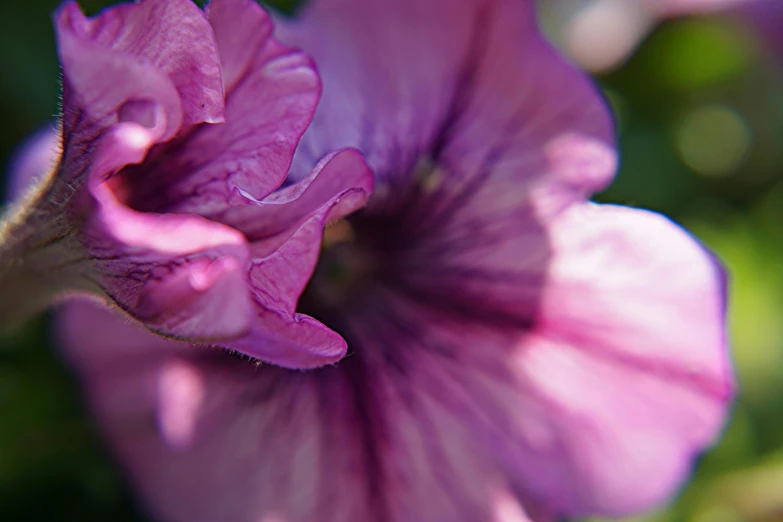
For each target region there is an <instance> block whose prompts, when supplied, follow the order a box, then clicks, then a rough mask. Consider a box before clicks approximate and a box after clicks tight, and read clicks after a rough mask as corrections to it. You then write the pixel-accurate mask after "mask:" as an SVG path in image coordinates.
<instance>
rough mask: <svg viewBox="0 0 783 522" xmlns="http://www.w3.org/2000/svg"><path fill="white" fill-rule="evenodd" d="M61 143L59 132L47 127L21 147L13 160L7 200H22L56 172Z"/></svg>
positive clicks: (9, 175)
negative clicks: (32, 188) (39, 183)
mask: <svg viewBox="0 0 783 522" xmlns="http://www.w3.org/2000/svg"><path fill="white" fill-rule="evenodd" d="M61 142H62V137H61V136H60V133H59V131H58V130H57V129H55V128H54V127H52V126H47V127H46V128H44V129H41V130H40V131H38V132H36V133H35V134H33V135H32V136H31V137H30V138H28V139H27V141H26V142H25V143H23V144H22V146H21V147H19V149H18V150H17V151H16V153H15V154H14V156H13V157H12V160H11V169H10V172H9V174H8V189H7V191H6V193H7V198H6V199H8V200H9V201H14V200H18V199H20V198H22V197H23V196H24V195H25V193H26V192H27V191H28V190H29V189H30V188H31V187H33V186H35V185H37V184H38V182H40V181H41V180H42V179H44V178H45V177H46V176H48V175H50V174H52V172H54V170H55V168H56V167H57V164H58V163H59V161H60V154H61V150H60V147H61Z"/></svg>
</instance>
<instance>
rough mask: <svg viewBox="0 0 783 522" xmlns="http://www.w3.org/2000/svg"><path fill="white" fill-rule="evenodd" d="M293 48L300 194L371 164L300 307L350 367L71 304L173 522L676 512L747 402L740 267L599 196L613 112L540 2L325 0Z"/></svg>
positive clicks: (94, 371) (123, 452)
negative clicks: (667, 508) (224, 344)
mask: <svg viewBox="0 0 783 522" xmlns="http://www.w3.org/2000/svg"><path fill="white" fill-rule="evenodd" d="M244 34H248V33H244ZM280 36H281V38H282V39H283V40H284V41H288V42H290V43H292V44H295V45H300V46H302V47H303V48H304V49H305V50H306V51H307V52H310V53H312V54H313V56H314V57H315V58H316V61H317V63H318V65H319V71H320V72H321V74H322V76H323V80H324V86H325V91H324V96H323V99H322V101H321V104H320V105H319V109H318V111H317V113H316V116H315V118H314V120H313V124H312V126H311V127H310V128H309V130H308V131H307V133H306V134H305V136H304V138H303V140H302V143H301V144H300V147H299V148H298V150H297V156H296V158H295V161H294V166H293V170H292V174H291V175H290V178H289V183H292V182H296V181H297V180H300V179H308V178H307V176H308V174H307V173H308V172H309V170H310V168H311V167H312V165H313V164H314V162H316V161H317V160H318V158H320V157H321V156H322V155H323V154H324V153H326V152H328V151H331V150H336V149H340V148H342V147H358V148H359V149H360V150H361V151H362V152H363V153H364V154H365V155H366V157H367V158H368V161H369V162H370V163H371V166H372V167H373V169H374V171H375V188H374V192H373V196H372V198H371V199H370V201H369V203H368V204H367V206H366V207H365V208H363V209H362V210H360V211H357V212H354V213H352V214H350V215H346V217H345V218H344V219H342V220H338V221H336V222H334V223H332V225H331V226H330V227H329V228H327V230H326V234H325V237H324V243H323V248H322V252H321V255H320V258H319V260H318V265H317V267H316V268H315V271H314V274H313V276H312V279H311V280H310V281H309V284H308V285H307V287H306V289H305V290H304V292H303V294H302V296H301V298H300V299H299V301H298V303H297V305H296V310H298V311H299V312H300V313H307V314H310V315H311V316H312V317H315V318H317V319H319V320H321V321H323V322H324V324H326V325H328V326H329V327H331V328H332V329H333V330H334V331H335V332H338V333H339V334H340V335H341V336H342V338H344V339H346V340H347V342H348V346H349V353H348V355H347V356H346V357H345V358H344V359H343V360H341V361H340V362H339V363H337V364H335V365H332V366H326V367H323V368H319V369H314V370H310V371H306V372H302V371H291V370H287V369H283V368H279V367H275V366H268V365H264V364H261V362H260V361H258V360H254V359H248V358H247V357H244V356H251V357H254V358H259V357H258V356H257V355H256V354H257V353H261V352H265V350H266V348H265V344H264V343H265V342H266V341H265V340H264V339H261V338H255V339H253V340H251V341H248V342H247V343H245V344H243V345H241V346H238V347H237V350H238V352H239V353H236V354H233V355H232V354H229V353H225V352H222V351H217V350H213V349H208V348H199V346H198V345H192V344H188V343H184V342H177V341H173V340H167V339H163V338H160V337H156V336H153V335H151V334H149V333H148V332H146V331H144V330H143V329H141V328H138V327H136V326H132V325H128V324H126V323H124V322H123V321H122V320H121V319H120V318H118V317H116V316H114V315H112V313H110V312H109V311H106V310H102V309H100V308H98V307H96V306H95V305H93V304H89V303H78V302H77V303H71V304H69V305H68V306H67V307H65V309H64V310H63V313H62V314H61V315H60V328H61V332H62V336H63V340H64V342H65V345H66V348H67V352H68V354H69V356H70V357H71V359H72V361H73V362H74V365H75V366H76V368H77V369H78V371H79V372H80V373H81V374H82V376H83V377H84V382H85V383H86V391H87V396H88V397H89V398H90V400H91V404H92V406H93V408H94V410H95V412H96V414H97V417H98V419H99V421H100V423H101V426H102V428H103V430H104V431H105V433H106V435H107V436H108V439H109V440H110V442H111V444H112V447H113V449H114V450H115V451H116V453H117V455H118V457H119V459H120V461H121V462H122V463H123V466H124V467H125V468H126V469H127V471H128V473H129V474H130V476H131V478H132V482H133V484H134V485H135V486H136V488H137V489H138V491H139V492H140V495H141V497H142V498H143V501H144V503H145V505H146V506H147V507H148V508H149V509H150V510H151V512H152V514H153V516H154V517H156V519H158V520H166V521H202V520H203V521H216V520H220V521H232V522H233V521H248V522H249V521H254V522H261V521H263V522H312V521H318V522H512V521H514V522H519V521H522V520H528V519H532V520H547V519H551V518H552V517H555V516H574V517H579V516H587V515H593V514H598V515H622V514H627V513H632V512H635V511H638V510H642V509H645V508H648V507H650V506H653V505H655V504H657V503H659V502H662V501H664V500H665V499H666V498H667V497H668V496H669V495H671V494H672V493H673V492H674V491H675V490H676V488H677V487H678V486H679V485H680V484H681V483H682V482H683V480H684V479H685V478H686V476H687V474H688V472H689V470H690V467H691V465H692V462H693V459H694V457H695V456H696V455H698V454H699V453H700V452H701V451H702V450H704V449H705V448H706V447H708V446H709V445H710V444H711V443H712V442H713V441H714V439H715V437H716V436H717V434H718V432H719V431H720V429H721V427H722V425H723V422H724V420H725V415H726V411H727V404H728V402H729V401H730V399H731V396H732V387H733V379H732V372H731V368H730V362H729V359H728V355H727V353H726V338H725V310H724V306H725V302H724V301H725V287H724V275H723V272H722V270H721V269H720V268H719V267H718V266H717V264H716V263H715V261H714V260H713V258H712V257H711V256H710V254H709V253H707V252H706V251H705V250H704V249H703V248H702V247H701V246H700V245H699V244H697V243H696V242H695V241H694V240H693V239H692V238H691V237H690V236H689V235H688V234H687V233H686V232H684V231H683V230H681V229H680V228H679V227H677V226H676V225H674V224H673V223H671V222H670V221H668V220H667V219H665V218H664V217H661V216H659V215H656V214H652V213H649V212H644V211H640V210H633V209H628V208H623V207H617V206H611V205H606V206H602V205H594V204H591V203H587V202H586V199H587V198H588V197H589V195H590V194H591V193H593V192H595V191H597V190H601V189H602V188H604V187H605V186H606V185H607V184H608V183H609V182H610V181H611V178H612V175H613V173H614V170H615V162H616V161H615V150H614V148H613V142H614V137H613V134H612V128H611V122H610V115H609V114H608V112H607V110H606V108H605V106H604V104H603V103H602V101H601V100H600V98H599V96H598V95H597V94H596V92H595V90H594V88H593V87H592V86H591V85H590V83H589V81H588V80H587V79H586V78H585V77H584V76H583V75H581V74H580V73H579V72H578V71H576V70H575V69H573V68H572V67H570V66H568V65H567V64H566V63H565V62H564V61H562V60H561V59H559V58H558V56H557V55H556V54H555V53H554V52H553V51H552V50H551V49H550V48H549V47H548V45H547V44H546V43H545V42H544V40H543V38H542V37H541V36H540V34H539V32H538V30H537V29H536V23H535V19H534V13H533V7H532V3H531V2H526V1H520V0H492V1H487V0H429V1H426V2H425V1H421V0H398V1H396V2H388V1H384V0H313V1H312V2H311V4H310V6H309V8H308V9H307V10H306V12H305V13H304V14H303V17H302V19H301V20H300V21H298V22H297V23H294V24H291V25H289V26H287V27H284V28H283V29H282V30H281V33H280ZM238 40H242V41H244V40H245V39H244V38H243V39H238ZM229 83H230V82H229ZM345 172H347V171H345ZM345 175H347V174H345ZM247 179H248V181H247V183H253V182H254V181H253V178H252V177H251V176H248V178H247ZM291 186H297V185H295V184H294V185H291ZM273 196H274V194H273ZM251 199H252V198H251ZM143 201H146V199H145V200H143ZM320 226H321V222H320V221H319V222H318V226H317V227H314V228H316V229H317V231H319V232H320ZM290 243H291V242H290V241H289V244H290ZM300 254H301V253H300V252H294V251H293V250H291V251H290V254H288V255H286V256H284V257H285V259H287V260H290V261H291V262H292V263H294V262H296V261H297V260H298V258H299V256H300ZM289 269H290V268H289V267H287V266H285V264H284V263H283V264H282V266H276V267H274V270H273V269H272V267H269V268H268V269H267V268H266V267H265V268H264V270H259V271H258V272H257V273H256V274H257V275H258V277H262V276H266V277H267V283H268V286H266V285H264V286H262V287H263V288H276V289H277V290H279V291H280V293H283V294H285V295H294V294H296V295H298V293H299V291H300V290H301V289H302V288H303V287H304V279H306V277H305V276H304V275H303V279H301V280H297V281H298V282H299V284H297V285H287V284H286V286H285V288H284V289H281V288H279V287H278V286H277V285H278V283H279V282H280V281H285V279H283V278H282V276H283V275H284V274H285V273H286V271H287V270H289ZM289 311H290V312H291V313H293V309H290V310H289ZM288 328H290V325H288V326H282V327H281V329H280V330H278V333H280V335H288ZM153 419H154V421H153Z"/></svg>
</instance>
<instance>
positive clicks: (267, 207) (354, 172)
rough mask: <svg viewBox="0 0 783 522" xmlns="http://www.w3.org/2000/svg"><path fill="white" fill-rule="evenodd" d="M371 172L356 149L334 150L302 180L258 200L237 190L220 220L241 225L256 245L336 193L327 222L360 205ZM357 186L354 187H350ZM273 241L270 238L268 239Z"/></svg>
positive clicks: (369, 185)
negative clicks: (230, 204) (229, 206)
mask: <svg viewBox="0 0 783 522" xmlns="http://www.w3.org/2000/svg"><path fill="white" fill-rule="evenodd" d="M372 187H373V173H372V171H371V170H370V169H369V167H368V166H367V163H365V161H364V159H363V158H362V156H361V154H359V152H358V151H356V150H344V151H339V152H334V153H332V154H329V155H327V156H326V157H325V158H323V159H322V160H321V161H320V162H319V163H318V165H316V166H315V168H314V169H313V170H312V172H310V174H309V175H308V176H307V177H306V178H304V179H303V180H301V181H299V182H297V183H294V184H292V185H289V186H287V187H284V188H281V189H280V190H278V191H276V192H275V193H274V194H271V195H270V196H269V197H267V198H265V199H263V200H258V199H256V198H254V197H253V196H252V195H250V194H248V193H247V192H245V191H244V190H237V191H236V193H235V194H234V197H233V198H232V199H231V203H232V204H233V205H232V207H231V208H230V209H228V210H227V211H226V213H225V214H224V215H222V216H221V218H220V219H221V221H223V222H226V223H230V224H231V225H233V226H235V227H237V228H239V229H241V230H242V231H243V232H244V233H245V235H246V236H247V237H248V238H249V239H250V240H251V241H255V242H257V244H256V245H255V248H256V250H257V251H259V250H261V248H262V245H264V244H265V242H264V241H263V240H265V239H271V238H274V237H275V236H277V235H279V234H281V233H283V232H285V231H286V230H289V229H291V228H292V227H295V226H296V225H297V224H299V223H301V222H302V220H304V219H307V218H309V217H310V215H312V213H313V212H316V211H317V210H318V209H319V208H321V207H322V206H323V205H325V204H326V203H327V202H328V201H329V200H331V199H332V198H334V195H335V194H339V195H340V198H339V200H336V201H335V203H334V204H333V205H331V206H330V207H329V208H330V210H329V213H328V215H327V216H326V220H327V221H328V222H330V221H334V220H336V219H339V218H341V217H343V216H346V215H348V214H350V213H351V212H353V211H355V210H357V209H359V208H361V207H362V206H364V204H365V203H366V202H367V198H368V197H369V195H370V193H371V192H372ZM352 189H356V190H352ZM269 243H270V244H274V242H273V241H270V242H269Z"/></svg>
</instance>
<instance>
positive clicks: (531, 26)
mask: <svg viewBox="0 0 783 522" xmlns="http://www.w3.org/2000/svg"><path fill="white" fill-rule="evenodd" d="M279 32H280V34H281V37H282V38H283V40H284V41H286V42H291V43H293V44H296V45H299V46H301V47H302V48H303V49H305V51H307V52H308V53H310V54H311V55H312V56H313V57H314V58H315V60H316V62H317V63H318V67H319V71H320V72H321V75H322V78H323V82H324V96H323V100H322V102H321V104H320V105H319V108H318V111H317V113H316V116H315V119H314V122H313V126H312V127H311V128H310V129H309V130H308V132H307V134H306V135H305V138H304V140H303V143H302V147H300V149H299V150H298V151H297V154H298V156H297V158H298V160H297V162H296V163H295V172H298V173H299V176H300V177H301V176H303V175H304V172H307V171H309V169H310V167H311V166H312V164H313V163H314V162H315V161H316V160H317V159H318V158H320V157H321V156H322V155H323V154H324V153H325V152H328V151H330V150H334V149H337V148H341V147H346V146H348V147H357V148H359V150H361V151H362V152H363V153H364V154H365V155H366V156H367V158H368V161H369V163H370V165H371V166H372V167H373V168H374V169H375V170H376V173H377V176H378V180H379V183H378V185H379V186H378V187H376V189H377V191H378V192H381V193H383V192H384V186H385V185H388V187H387V188H388V190H386V192H387V193H389V194H390V195H391V196H390V199H392V200H394V196H401V195H402V194H403V193H407V192H405V191H406V189H408V188H409V186H410V185H411V184H414V183H419V180H417V179H415V174H416V170H417V169H416V168H415V167H416V164H417V161H421V160H425V161H429V160H432V163H433V164H434V167H436V168H437V169H439V176H440V177H441V178H442V179H443V182H442V183H440V184H436V186H435V187H434V188H432V189H431V190H429V191H428V193H427V194H425V195H424V196H422V198H423V199H424V201H423V203H422V206H429V207H432V206H433V204H432V203H433V202H434V203H435V204H436V205H438V204H442V205H448V204H450V203H451V202H454V200H458V199H460V198H461V197H464V195H465V193H466V192H476V193H478V194H477V197H479V198H485V199H487V200H488V199H490V194H489V193H487V192H488V191H490V190H491V191H492V192H493V193H495V192H499V191H500V190H502V189H501V188H500V187H499V186H498V185H500V184H506V185H507V186H508V187H512V186H513V187H514V190H515V191H516V192H517V193H520V194H522V195H523V197H524V193H525V192H526V191H529V190H533V189H537V188H539V187H540V186H542V185H543V186H545V187H549V188H548V189H547V190H549V191H554V192H558V193H559V194H560V195H561V196H562V198H563V201H559V202H558V203H557V205H556V206H558V207H559V206H560V205H562V204H563V203H565V202H566V201H572V200H575V199H580V198H582V197H584V196H585V194H589V193H591V192H593V191H596V190H599V189H601V188H603V187H605V186H606V185H607V184H608V183H609V181H610V180H611V178H612V176H613V175H614V160H613V156H614V153H613V151H612V146H611V144H612V143H613V136H612V125H611V122H610V118H609V112H608V111H607V110H606V108H605V106H604V103H603V101H602V100H601V99H600V98H599V96H598V95H597V93H596V91H595V89H594V87H593V86H592V85H590V83H589V81H588V80H587V79H586V78H585V77H584V76H583V75H581V74H580V73H579V71H577V70H576V69H575V68H573V67H571V66H570V65H568V64H566V63H565V62H564V61H563V60H561V59H560V58H559V57H558V56H557V55H556V54H555V53H554V52H553V51H552V49H551V48H550V47H549V45H548V44H547V43H546V42H545V40H544V39H543V37H542V36H541V35H540V33H539V32H538V30H537V28H536V26H535V16H534V12H533V2H522V1H515V0H494V1H491V2H488V1H485V0H456V1H455V0H434V1H428V2H420V1H416V0H402V1H398V2H386V1H382V0H316V1H313V2H311V3H310V4H309V5H308V8H307V9H306V10H305V11H304V12H303V13H302V16H301V18H300V20H299V21H297V22H293V23H289V24H287V25H285V26H283V27H281V28H280V31H279ZM564 135H567V136H573V137H574V139H578V140H581V141H583V142H586V143H588V142H589V143H595V144H596V145H595V147H603V148H604V149H607V150H608V156H609V161H603V160H602V161H601V162H600V165H601V166H602V167H601V168H600V169H593V170H591V171H590V173H589V175H587V174H585V175H584V176H573V175H569V176H568V177H567V179H562V177H561V173H560V172H559V171H558V169H557V166H556V165H555V166H552V165H550V163H549V159H548V158H547V157H546V156H545V153H544V151H546V150H547V146H548V144H550V143H554V142H556V141H558V140H561V139H562V138H563V136H564ZM595 147H593V148H592V149H589V154H592V152H591V151H592V150H594V149H595ZM573 154H574V155H576V156H579V155H580V154H582V149H581V148H577V149H574V151H573ZM574 161H578V160H574ZM425 168H426V169H431V168H432V166H427V165H425ZM493 183H494V184H495V187H494V188H493V189H487V191H484V188H485V187H486V186H488V185H490V184H493ZM375 199H376V200H378V201H376V202H374V203H373V204H380V202H381V201H383V198H382V197H380V196H376V198H375ZM454 204H458V203H454Z"/></svg>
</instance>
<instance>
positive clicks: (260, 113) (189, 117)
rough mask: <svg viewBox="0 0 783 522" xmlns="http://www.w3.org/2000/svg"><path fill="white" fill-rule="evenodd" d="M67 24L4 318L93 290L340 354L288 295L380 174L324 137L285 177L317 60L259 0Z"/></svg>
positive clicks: (190, 336)
mask: <svg viewBox="0 0 783 522" xmlns="http://www.w3.org/2000/svg"><path fill="white" fill-rule="evenodd" d="M55 25H56V32H57V41H58V49H59V54H60V60H61V62H62V69H63V98H62V122H61V126H60V128H59V130H58V131H49V132H44V133H42V135H41V136H39V137H38V138H36V139H35V140H34V141H33V143H32V144H31V145H30V146H29V148H28V150H27V152H25V153H23V154H22V160H20V161H22V163H20V166H19V168H20V169H21V170H22V171H25V170H26V171H27V172H21V173H20V175H19V177H20V180H18V181H17V182H16V186H17V187H22V186H27V185H29V184H31V183H32V185H33V188H32V189H31V190H30V192H29V193H28V194H27V195H26V196H23V197H22V198H21V202H20V203H19V204H17V206H16V207H15V208H14V209H12V210H11V211H10V212H9V214H8V215H7V216H6V218H5V221H4V223H3V234H2V237H3V245H2V247H0V248H1V250H0V284H2V286H3V294H4V295H3V298H2V299H0V303H2V304H1V305H0V322H3V323H6V324H8V323H12V322H13V321H14V320H17V319H19V318H22V317H24V316H25V315H29V313H31V312H34V311H36V310H38V309H40V308H42V307H44V306H45V305H46V304H47V303H48V302H50V301H51V300H52V299H54V298H58V297H60V296H62V295H69V294H73V293H88V294H92V295H94V296H97V297H99V298H102V299H104V300H105V301H107V302H110V303H112V304H113V305H114V306H115V307H116V308H119V309H121V310H123V311H124V312H125V313H126V314H127V315H128V316H130V317H131V318H132V319H134V320H135V321H136V322H138V323H141V324H143V325H144V326H145V327H146V328H147V329H149V330H151V331H154V332H157V333H159V334H163V335H165V336H168V337H172V338H178V339H187V340H199V341H202V342H207V341H209V342H219V343H220V344H221V346H226V347H240V348H243V349H244V350H245V351H246V352H248V353H252V354H253V356H255V357H259V358H262V359H264V360H267V361H271V362H275V363H277V364H281V365H284V366H291V367H296V368H301V367H309V366H319V365H322V364H326V363H329V362H333V361H335V360H338V359H340V358H341V357H342V356H343V355H344V354H345V351H346V346H345V342H344V341H343V339H341V338H340V337H339V336H338V335H337V334H334V333H333V332H331V331H330V330H329V329H328V328H326V327H324V326H323V325H321V324H320V323H318V322H316V321H314V320H312V319H311V318H309V317H302V316H298V315H297V314H295V313H294V310H293V307H294V305H295V302H296V299H297V298H298V294H299V292H300V291H301V288H299V287H301V286H303V285H304V283H305V282H306V281H307V279H308V277H309V275H310V273H311V271H312V267H313V264H314V263H315V257H316V256H317V254H318V251H319V249H320V245H321V229H322V228H323V226H324V225H325V223H326V221H327V220H329V219H336V218H337V217H339V216H340V215H342V214H343V213H345V212H349V211H351V210H353V209H355V208H357V206H360V205H361V204H363V202H364V201H365V200H366V197H367V195H368V192H369V189H370V186H371V183H372V175H371V173H370V172H369V170H368V169H367V167H366V165H365V164H364V163H363V160H362V159H361V157H360V155H359V154H358V152H356V151H342V152H338V153H331V151H330V153H328V154H327V155H325V158H324V159H323V161H322V162H320V163H319V164H318V165H317V166H315V168H314V170H313V172H312V173H310V174H309V175H308V176H307V177H306V179H304V180H302V181H301V182H300V183H298V184H296V185H291V186H287V187H285V188H280V185H281V184H282V183H283V181H284V180H285V178H286V175H287V173H288V169H289V166H290V164H291V160H292V158H293V154H294V149H295V147H296V145H297V143H298V142H299V139H300V138H301V135H302V133H303V132H304V130H305V129H306V127H307V125H308V124H309V123H310V121H311V119H312V117H313V113H314V111H315V107H316V103H317V101H318V98H319V96H320V82H319V78H318V76H317V73H316V71H315V69H314V66H313V64H312V62H311V60H310V59H309V58H308V57H307V56H305V55H304V54H303V53H301V52H300V51H296V50H293V49H290V48H288V47H286V46H284V45H282V44H281V43H279V42H278V41H276V40H275V39H274V38H273V37H272V30H273V24H272V21H271V20H270V19H269V17H268V16H267V15H266V14H265V13H264V12H263V11H262V10H261V8H260V7H258V6H257V5H255V4H254V3H253V2H251V1H250V0H216V1H215V2H213V3H211V4H210V5H209V7H208V9H207V11H206V12H203V11H201V10H200V9H199V8H198V7H197V6H196V5H195V4H194V3H193V2H191V1H190V0H144V1H142V2H140V3H137V4H127V5H122V6H118V7H114V8H111V9H108V10H106V11H104V12H103V13H101V14H100V15H99V16H97V17H95V18H92V19H90V18H86V17H85V16H84V15H83V14H82V12H81V11H80V10H79V7H78V6H77V5H76V4H75V3H72V2H69V3H66V4H64V5H63V6H62V7H61V9H60V10H59V11H58V12H57V15H56V17H55ZM58 150H61V151H62V152H61V154H60V153H59V152H58ZM55 154H57V155H58V156H59V157H58V158H56V159H54V160H53V159H52V156H53V155H55ZM24 157H27V161H26V162H25V161H23V159H24ZM42 158H48V160H47V161H48V163H46V162H44V163H43V165H41V162H42V161H44V160H43V159H42ZM26 165H27V166H26ZM30 166H31V167H30ZM42 167H49V168H42ZM36 173H37V174H43V175H42V176H37V178H36V176H34V174H36ZM33 178H36V180H34V179H33ZM38 178H41V179H38ZM14 190H16V192H17V193H19V192H20V191H21V190H22V189H21V188H16V189H14Z"/></svg>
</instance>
